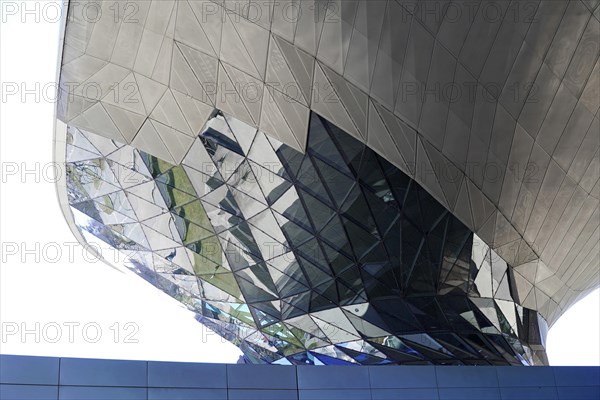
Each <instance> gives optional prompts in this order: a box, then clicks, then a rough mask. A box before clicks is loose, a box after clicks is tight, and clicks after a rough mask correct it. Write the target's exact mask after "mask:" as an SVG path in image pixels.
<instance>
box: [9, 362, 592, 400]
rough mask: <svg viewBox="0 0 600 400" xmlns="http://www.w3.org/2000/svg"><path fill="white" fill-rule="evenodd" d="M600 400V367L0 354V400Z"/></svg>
mask: <svg viewBox="0 0 600 400" xmlns="http://www.w3.org/2000/svg"><path fill="white" fill-rule="evenodd" d="M109 399H110V400H329V399H332V400H335V399H339V400H400V399H402V400H451V399H457V400H469V399H473V400H486V399H489V400H598V399H600V367H470V366H469V367H467V366H465V367H456V366H389V367H386V366H372V367H365V366H322V367H317V366H298V367H295V366H280V365H225V364H195V363H175V362H156V361H149V362H145V361H117V360H91V359H74V358H50V357H26V356H10V355H0V400H109Z"/></svg>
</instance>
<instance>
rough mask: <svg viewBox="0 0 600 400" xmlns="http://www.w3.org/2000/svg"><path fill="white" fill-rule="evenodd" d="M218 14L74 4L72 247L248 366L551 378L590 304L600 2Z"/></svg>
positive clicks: (164, 5)
mask: <svg viewBox="0 0 600 400" xmlns="http://www.w3.org/2000/svg"><path fill="white" fill-rule="evenodd" d="M218 3H219V4H217V2H212V1H200V0H198V1H188V0H178V1H170V0H153V1H141V0H140V1H137V0H132V1H128V2H127V5H126V8H127V9H126V10H125V11H127V12H126V15H122V13H117V14H116V17H115V10H114V7H113V5H112V3H110V2H102V4H97V5H96V6H97V7H100V8H101V12H100V13H99V14H98V15H99V16H100V17H99V19H98V20H93V21H92V20H90V19H89V18H87V16H86V15H84V14H83V13H82V6H81V5H80V4H79V3H78V2H71V3H70V4H69V13H68V15H69V18H68V21H67V20H66V19H65V26H66V28H65V32H64V46H63V52H62V60H61V75H60V82H61V85H60V90H59V101H58V110H57V111H58V113H57V114H58V118H59V120H60V121H62V122H61V124H62V123H63V122H64V124H66V126H67V127H68V128H66V129H63V130H60V129H59V130H58V131H57V136H56V141H57V147H56V148H57V158H58V160H60V161H62V160H64V159H66V161H67V165H68V167H69V176H68V179H67V180H66V183H61V185H60V187H59V195H60V196H61V198H62V201H61V202H62V204H63V205H64V206H65V216H66V218H67V220H68V221H69V222H70V224H71V225H72V226H73V227H75V226H77V227H79V228H80V229H81V232H80V231H79V230H78V229H75V234H76V235H78V237H79V238H80V240H86V241H92V240H93V239H94V238H100V239H101V240H103V241H104V242H106V243H108V244H109V246H111V247H113V248H117V249H121V250H123V251H124V252H126V253H128V254H129V255H130V261H131V262H130V267H132V268H135V269H136V270H137V271H138V273H140V274H141V275H143V276H144V277H145V279H147V280H149V281H151V282H152V283H153V284H155V285H157V286H159V287H160V288H162V289H163V290H165V291H167V292H168V293H170V294H171V295H172V296H174V297H176V298H177V299H179V300H180V301H182V302H183V303H185V304H186V305H187V306H188V307H190V308H191V309H193V310H196V311H197V312H198V315H199V317H198V318H199V319H200V320H202V321H203V322H204V323H207V324H209V325H211V326H213V327H214V328H215V329H216V330H217V331H218V332H220V333H221V334H222V335H223V336H225V337H227V338H228V339H230V340H231V341H233V342H235V343H236V344H238V345H239V346H240V347H242V349H244V351H245V353H246V355H247V357H248V358H249V359H251V360H252V361H256V362H258V361H269V362H273V361H276V360H281V362H283V359H284V358H285V360H287V361H289V362H298V363H305V362H307V361H308V362H313V363H335V362H350V363H364V364H367V363H385V362H394V363H424V362H435V363H480V362H491V363H510V364H519V363H526V364H531V363H533V364H539V363H544V362H545V355H544V337H545V332H546V329H547V326H550V325H552V324H553V323H554V322H555V321H556V320H557V319H558V317H559V316H560V315H561V314H562V312H563V311H564V310H566V309H567V308H568V307H569V306H571V305H572V304H573V303H574V302H576V301H577V300H578V299H579V298H581V296H583V295H585V294H586V293H588V292H589V291H591V290H592V289H593V288H595V287H597V286H598V276H599V270H598V257H599V256H600V246H599V236H598V226H599V219H600V209H599V207H598V199H599V198H600V179H599V178H600V171H599V169H600V158H599V149H600V140H599V138H598V134H597V133H598V131H599V130H600V119H599V118H598V110H599V107H600V97H599V95H598V87H599V83H598V77H599V76H600V74H599V73H598V68H599V65H600V64H599V62H598V55H599V52H600V50H599V49H600V45H599V42H598V40H597V38H598V34H599V33H600V22H599V21H598V12H599V10H600V7H599V5H598V4H597V2H592V1H569V2H568V1H533V2H517V1H513V2H507V1H497V2H495V1H492V2H485V3H477V4H466V3H464V2H446V1H440V2H437V1H429V2H427V8H425V7H421V6H420V3H418V2H416V3H414V4H408V3H406V2H401V1H396V0H369V1H368V2H367V1H366V0H348V1H346V0H344V1H342V0H328V1H313V0H302V1H298V2H295V1H280V2H275V1H271V0H268V1H254V0H249V1H244V2H237V1H236V2H218ZM242 3H243V4H242ZM463 3H464V4H463ZM111 7H112V8H111ZM290 9H293V10H296V11H298V12H297V13H296V14H295V15H296V18H287V16H289V15H288V14H286V11H290ZM133 11H134V12H135V15H132V14H131V12H133ZM250 11H252V12H250ZM490 12H491V13H492V14H490ZM65 15H66V14H65ZM490 15H494V16H497V18H491V17H490ZM217 110H218V111H217ZM207 120H209V121H208V122H207ZM61 124H59V126H62V127H64V126H63V125H61ZM65 142H67V145H66V148H67V154H66V155H65V154H64V149H65ZM67 193H68V196H67ZM67 197H68V199H67ZM69 205H70V207H69ZM71 210H72V211H71ZM73 217H74V218H75V219H73ZM82 234H83V236H82Z"/></svg>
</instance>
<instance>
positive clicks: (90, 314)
mask: <svg viewBox="0 0 600 400" xmlns="http://www.w3.org/2000/svg"><path fill="white" fill-rule="evenodd" d="M25 3H27V8H28V10H29V11H30V12H29V13H25V12H24V9H23V5H24V4H25ZM0 5H1V7H2V12H1V13H0V16H1V18H2V19H3V20H2V23H1V25H0V26H1V27H0V40H1V44H0V48H1V52H2V54H1V56H0V63H1V66H0V77H1V79H2V93H3V98H2V103H1V109H0V121H1V122H0V124H1V126H0V128H1V135H0V152H1V163H0V165H1V166H2V187H1V191H0V208H1V214H0V221H1V227H0V239H1V241H2V246H3V248H2V266H1V268H0V326H1V333H2V337H1V339H0V353H4V354H30V355H52V356H69V357H94V358H123V359H144V360H146V359H148V360H172V361H205V362H235V361H236V360H237V358H238V356H239V354H240V352H239V350H238V349H237V348H236V347H234V346H233V345H231V344H230V343H228V342H226V341H224V340H223V339H221V338H220V337H218V336H217V335H216V334H214V333H213V332H211V331H210V330H208V329H206V328H204V327H203V326H202V325H200V324H199V323H197V322H196V321H195V320H194V319H193V317H192V314H191V313H189V312H188V311H186V310H185V309H183V308H182V307H180V306H179V305H178V303H177V302H176V301H175V300H172V299H171V298H169V297H168V296H166V295H164V294H162V293H161V292H159V291H158V290H157V289H155V288H154V287H152V286H151V285H149V284H147V283H145V282H144V281H142V280H141V279H139V278H137V277H136V276H133V275H132V274H129V273H123V272H119V271H117V270H114V269H112V268H110V267H108V266H107V265H106V264H104V263H102V262H100V261H97V260H94V259H93V258H92V259H90V257H89V256H88V255H87V253H86V252H85V250H83V248H82V247H81V246H78V245H76V240H75V238H74V237H73V235H72V234H71V232H70V230H69V228H68V226H67V224H66V222H65V221H64V218H63V216H62V213H61V210H60V208H59V205H58V201H57V198H56V192H55V184H54V181H53V174H52V173H53V164H52V160H53V148H52V138H53V127H54V105H53V100H54V99H53V97H54V96H53V93H54V90H53V88H54V84H55V78H56V57H57V54H58V38H59V31H60V23H59V21H58V19H57V18H56V11H57V10H58V8H57V7H56V4H55V3H52V2H49V3H48V2H35V1H27V2H21V1H18V2H13V1H6V0H0ZM13 11H15V14H13ZM23 20H24V21H25V22H24V23H23V22H22V21H23ZM15 88H16V89H15ZM14 90H17V92H16V93H15V94H12V95H11V94H9V93H12V92H13V91H14ZM25 90H28V91H29V92H27V94H25ZM23 96H25V98H22V97H23ZM62 172H63V171H59V173H62ZM13 253H15V254H13ZM599 303H600V298H599V295H598V291H596V292H594V293H593V294H592V295H590V296H588V298H586V299H585V300H583V301H581V302H580V303H578V304H577V305H575V306H574V307H573V308H572V309H571V310H569V311H568V312H567V313H566V314H565V315H564V316H563V317H562V318H561V319H560V320H559V321H558V322H557V323H556V325H555V327H553V328H552V330H551V331H550V334H549V337H548V354H549V358H550V362H551V363H552V364H553V365H598V364H600V349H599V343H598V342H599V337H600V334H599V325H600V322H599V314H600V311H599ZM26 330H27V331H26Z"/></svg>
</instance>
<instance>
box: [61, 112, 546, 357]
mask: <svg viewBox="0 0 600 400" xmlns="http://www.w3.org/2000/svg"><path fill="white" fill-rule="evenodd" d="M67 143H68V148H67V161H68V164H67V165H68V167H69V171H70V174H69V180H68V183H69V189H68V192H69V196H70V204H71V207H72V210H73V213H74V215H75V220H76V222H77V225H78V227H79V228H80V229H81V230H82V231H83V232H85V233H87V234H91V235H93V236H95V237H97V238H100V239H102V240H103V241H105V242H107V243H108V244H110V245H111V246H112V247H115V248H118V249H120V250H122V251H124V252H125V253H127V254H128V255H129V257H130V259H131V265H132V267H133V268H134V269H135V270H136V271H137V272H138V273H139V274H140V275H142V276H143V277H145V278H146V279H147V280H149V281H150V282H152V283H153V284H155V285H157V286H158V287H159V288H161V289H163V290H165V291H167V293H169V294H171V295H172V296H174V297H175V298H177V299H179V300H180V301H182V302H183V303H185V304H186V305H187V306H188V307H189V308H190V309H192V310H194V311H195V312H196V313H197V314H198V316H199V319H200V320H201V321H202V322H204V323H206V324H207V325H209V326H211V327H212V328H214V329H215V331H216V332H219V333H221V334H222V335H223V336H225V337H227V338H228V339H230V340H232V341H233V342H234V343H236V344H237V345H238V346H240V347H241V348H242V349H243V350H244V352H245V353H246V355H247V357H248V358H249V359H250V360H252V361H253V362H291V363H302V364H303V363H315V364H321V363H324V364H331V363H339V364H342V363H360V364H386V363H401V364H421V363H430V362H433V363H439V364H456V363H464V364H486V363H492V364H498V363H500V364H501V363H510V364H521V363H523V364H534V363H540V362H544V361H545V359H544V354H543V351H541V352H540V351H537V350H540V349H541V347H539V346H540V345H541V342H540V341H539V338H540V332H539V329H540V326H539V324H540V323H541V324H544V322H543V320H541V319H538V316H537V313H536V312H535V311H533V310H530V309H527V308H523V307H521V306H520V305H518V304H516V303H515V299H514V297H513V295H512V293H517V291H518V288H517V287H516V283H515V281H514V277H513V275H512V272H511V269H510V268H508V266H507V264H506V262H505V261H503V260H502V259H501V258H500V257H498V255H497V254H496V253H495V252H494V251H493V250H491V249H490V248H489V247H488V246H487V245H486V244H485V243H484V242H483V241H482V240H481V239H479V237H477V236H476V235H475V234H473V232H471V231H470V230H469V229H468V228H467V227H465V226H464V224H462V223H461V222H460V221H459V220H458V219H457V218H456V217H454V216H453V215H452V214H451V213H450V212H449V211H448V210H446V209H445V208H444V207H442V206H441V205H440V204H439V203H438V202H437V201H436V200H435V199H434V198H433V197H432V196H431V195H429V194H428V193H427V192H426V191H425V190H423V188H422V187H421V186H420V185H419V184H417V183H416V182H415V181H414V180H412V179H411V178H409V177H408V176H406V175H405V174H404V173H403V172H401V171H400V170H399V169H398V168H396V167H394V166H393V165H391V164H390V163H389V162H387V161H386V160H385V159H383V158H382V157H381V156H379V155H377V154H376V153H375V152H374V151H373V150H371V149H369V147H368V146H366V145H364V144H362V143H360V142H359V141H357V140H356V139H354V138H353V137H351V136H350V135H348V134H347V133H345V132H343V131H341V130H340V129H339V128H337V127H336V126H334V125H332V124H331V123H329V122H327V121H326V120H325V119H323V118H321V117H319V116H318V115H316V114H313V115H312V117H311V123H310V129H309V132H308V144H307V151H306V153H305V154H302V153H300V152H299V151H297V150H294V149H292V148H290V147H289V146H287V145H284V144H282V143H281V142H279V141H278V140H275V139H272V138H269V137H267V136H266V135H265V134H264V133H262V132H260V131H258V130H256V129H254V128H251V127H249V126H248V125H246V124H244V123H242V122H240V121H238V120H235V119H233V118H231V117H226V116H224V115H222V114H220V113H218V114H216V115H215V116H214V117H212V118H211V119H210V120H209V122H208V123H207V125H206V127H205V128H204V129H203V130H202V131H201V132H200V135H199V137H198V138H197V139H196V140H195V142H194V144H193V145H192V147H191V149H190V151H189V152H188V153H187V155H186V157H185V158H184V160H183V162H182V163H181V164H179V165H173V164H170V163H167V162H165V161H164V160H161V159H159V158H156V157H154V156H150V155H148V154H147V153H145V152H143V151H140V150H137V149H135V148H133V147H131V146H128V145H124V144H120V143H118V142H115V141H111V140H109V139H105V138H102V137H100V136H97V135H94V134H91V133H89V132H85V131H82V130H79V129H77V128H70V129H69V131H68V141H67ZM265 166H266V167H265ZM540 357H541V358H540Z"/></svg>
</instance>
